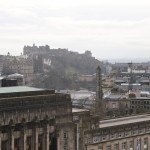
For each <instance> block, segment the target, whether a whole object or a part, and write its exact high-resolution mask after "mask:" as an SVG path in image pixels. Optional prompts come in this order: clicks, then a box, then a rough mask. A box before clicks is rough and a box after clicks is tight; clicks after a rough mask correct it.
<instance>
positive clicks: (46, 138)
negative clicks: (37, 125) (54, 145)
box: [42, 125, 49, 150]
mask: <svg viewBox="0 0 150 150" xmlns="http://www.w3.org/2000/svg"><path fill="white" fill-rule="evenodd" d="M42 149H43V150H49V125H46V126H45V127H44V134H43V145H42Z"/></svg>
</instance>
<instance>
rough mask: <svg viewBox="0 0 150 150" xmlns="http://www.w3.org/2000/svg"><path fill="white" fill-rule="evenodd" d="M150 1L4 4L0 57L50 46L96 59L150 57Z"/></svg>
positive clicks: (1, 5)
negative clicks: (89, 54)
mask: <svg viewBox="0 0 150 150" xmlns="http://www.w3.org/2000/svg"><path fill="white" fill-rule="evenodd" d="M149 7H150V2H149V1H148V0H143V1H142V0H136V1H135V0H132V1H131V0H126V1H119V0H114V1H111V0H106V1H101V0H94V1H90V0H86V1H85V0H82V1H79V0H77V1H70V0H65V1H63V2H62V1H60V0H55V1H49V0H45V1H44V2H42V1H40V0H30V1H29V0H14V1H13V2H12V1H10V0H5V1H4V0H1V1H0V12H1V15H0V32H1V34H0V43H1V44H0V53H1V54H7V52H10V54H12V55H20V54H21V52H22V50H23V46H24V45H32V44H33V43H35V44H36V45H37V46H40V45H46V44H47V45H50V47H52V48H68V50H70V51H78V52H79V53H84V51H85V50H90V51H91V52H92V54H93V56H94V57H96V58H103V59H110V58H131V59H134V58H149V57H150V43H149V40H150V10H149Z"/></svg>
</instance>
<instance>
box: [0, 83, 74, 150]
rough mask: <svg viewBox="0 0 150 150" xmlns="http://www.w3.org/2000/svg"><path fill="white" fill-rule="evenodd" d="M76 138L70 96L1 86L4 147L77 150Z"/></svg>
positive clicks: (0, 125)
mask: <svg viewBox="0 0 150 150" xmlns="http://www.w3.org/2000/svg"><path fill="white" fill-rule="evenodd" d="M75 137H76V125H75V124H74V123H73V117H72V104H71V98H70V95H67V94H58V93H55V91H54V90H43V89H37V88H31V87H26V86H17V87H7V88H5V87H3V88H0V150H75V149H76V140H75Z"/></svg>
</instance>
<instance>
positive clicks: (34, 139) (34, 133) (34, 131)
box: [33, 127, 39, 150]
mask: <svg viewBox="0 0 150 150" xmlns="http://www.w3.org/2000/svg"><path fill="white" fill-rule="evenodd" d="M38 143H39V142H38V128H37V127H35V129H33V144H34V150H38Z"/></svg>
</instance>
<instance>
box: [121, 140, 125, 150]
mask: <svg viewBox="0 0 150 150" xmlns="http://www.w3.org/2000/svg"><path fill="white" fill-rule="evenodd" d="M122 150H126V142H123V143H122Z"/></svg>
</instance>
